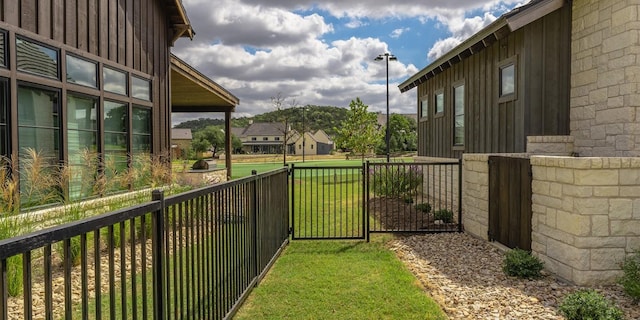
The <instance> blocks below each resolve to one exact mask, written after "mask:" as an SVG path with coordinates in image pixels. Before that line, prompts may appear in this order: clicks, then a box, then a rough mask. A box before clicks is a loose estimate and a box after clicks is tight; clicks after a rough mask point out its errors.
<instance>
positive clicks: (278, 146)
mask: <svg viewBox="0 0 640 320" xmlns="http://www.w3.org/2000/svg"><path fill="white" fill-rule="evenodd" d="M233 130H234V131H232V133H233V134H234V135H236V136H237V137H238V138H240V140H241V141H242V150H243V151H244V152H246V153H253V154H256V153H257V154H280V153H282V147H283V144H284V143H283V141H284V135H285V132H286V130H285V126H284V123H276V122H255V123H251V124H250V125H249V126H248V127H246V128H244V129H242V131H240V130H239V129H237V128H236V129H233ZM288 134H289V135H292V134H293V132H290V133H288ZM287 140H289V138H287Z"/></svg>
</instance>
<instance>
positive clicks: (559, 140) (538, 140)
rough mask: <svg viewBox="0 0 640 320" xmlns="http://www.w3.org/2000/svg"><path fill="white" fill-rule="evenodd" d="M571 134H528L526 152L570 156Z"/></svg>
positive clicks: (571, 152)
mask: <svg viewBox="0 0 640 320" xmlns="http://www.w3.org/2000/svg"><path fill="white" fill-rule="evenodd" d="M573 142H574V138H573V137H572V136H528V137H527V153H529V154H545V155H557V156H570V155H573V154H574V153H573V152H574V151H573V150H574V148H573Z"/></svg>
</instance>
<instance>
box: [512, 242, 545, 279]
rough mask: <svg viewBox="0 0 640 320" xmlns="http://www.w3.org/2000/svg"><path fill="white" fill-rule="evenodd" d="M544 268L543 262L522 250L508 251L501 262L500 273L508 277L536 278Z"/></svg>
mask: <svg viewBox="0 0 640 320" xmlns="http://www.w3.org/2000/svg"><path fill="white" fill-rule="evenodd" d="M542 268H544V262H542V261H541V260H540V259H539V258H538V257H536V256H534V255H532V254H531V253H530V252H529V251H525V250H522V249H518V248H516V249H513V250H509V251H508V252H507V253H506V254H505V256H504V260H503V261H502V271H504V273H505V274H506V275H508V276H512V277H518V278H525V279H531V278H538V277H540V271H541V270H542Z"/></svg>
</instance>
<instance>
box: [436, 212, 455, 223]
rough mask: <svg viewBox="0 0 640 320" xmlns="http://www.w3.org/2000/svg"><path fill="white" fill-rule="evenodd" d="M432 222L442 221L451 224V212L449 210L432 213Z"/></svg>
mask: <svg viewBox="0 0 640 320" xmlns="http://www.w3.org/2000/svg"><path fill="white" fill-rule="evenodd" d="M433 220H442V222H443V223H451V222H453V211H451V210H449V209H440V210H436V211H435V212H434V213H433Z"/></svg>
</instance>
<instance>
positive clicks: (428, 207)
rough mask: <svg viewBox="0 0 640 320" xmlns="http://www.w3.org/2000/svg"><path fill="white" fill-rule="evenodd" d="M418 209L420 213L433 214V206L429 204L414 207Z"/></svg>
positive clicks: (419, 204)
mask: <svg viewBox="0 0 640 320" xmlns="http://www.w3.org/2000/svg"><path fill="white" fill-rule="evenodd" d="M414 207H415V208H416V210H418V211H422V212H423V213H429V212H431V205H430V204H429V203H427V202H425V203H418V204H416V205H415V206H414Z"/></svg>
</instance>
